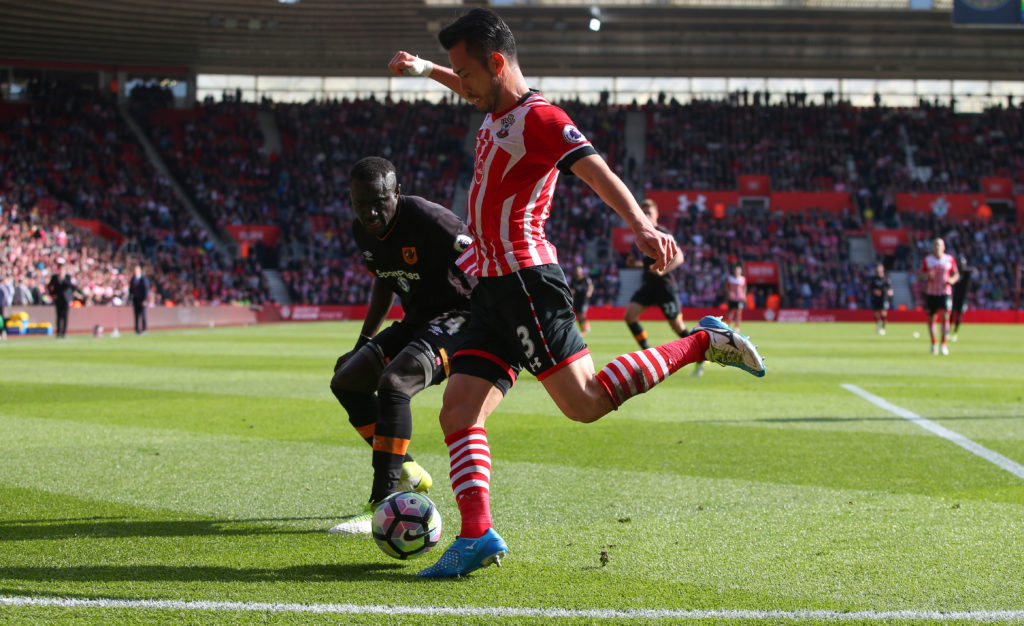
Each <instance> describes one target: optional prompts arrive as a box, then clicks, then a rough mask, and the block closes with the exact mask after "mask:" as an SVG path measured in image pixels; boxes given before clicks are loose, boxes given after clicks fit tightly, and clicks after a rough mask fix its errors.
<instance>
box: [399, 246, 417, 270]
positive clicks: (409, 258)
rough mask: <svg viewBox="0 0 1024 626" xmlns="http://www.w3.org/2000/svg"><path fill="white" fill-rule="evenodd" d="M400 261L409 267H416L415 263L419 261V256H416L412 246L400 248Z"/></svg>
mask: <svg viewBox="0 0 1024 626" xmlns="http://www.w3.org/2000/svg"><path fill="white" fill-rule="evenodd" d="M402 259H403V260H404V261H405V262H406V263H408V264H409V265H416V261H419V256H418V255H417V254H416V248H415V247H413V246H410V247H408V248H402Z"/></svg>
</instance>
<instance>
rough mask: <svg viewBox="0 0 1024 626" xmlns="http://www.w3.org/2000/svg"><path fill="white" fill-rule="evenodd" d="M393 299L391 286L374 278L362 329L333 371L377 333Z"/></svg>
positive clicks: (335, 364)
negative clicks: (352, 345)
mask: <svg viewBox="0 0 1024 626" xmlns="http://www.w3.org/2000/svg"><path fill="white" fill-rule="evenodd" d="M394 301H395V294H394V292H393V291H391V288H390V287H388V286H387V285H386V284H385V283H383V282H381V281H380V280H377V279H374V281H373V287H372V288H371V289H370V306H369V308H367V310H366V319H365V320H363V329H362V330H361V331H359V339H357V340H356V345H355V347H354V348H352V349H351V350H349V351H348V352H346V353H345V354H343V355H341V356H340V357H338V360H337V361H336V362H335V363H334V371H335V372H337V371H338V369H339V368H341V366H342V365H344V364H345V363H346V362H347V361H348V360H349V359H351V358H352V357H353V356H354V355H355V353H356V352H359V348H362V347H363V346H364V345H365V344H366V343H367V342H369V341H370V339H372V338H373V336H374V335H376V334H377V331H378V330H380V326H381V324H383V323H384V319H385V318H386V317H387V316H388V311H390V310H391V305H392V304H393V303H394Z"/></svg>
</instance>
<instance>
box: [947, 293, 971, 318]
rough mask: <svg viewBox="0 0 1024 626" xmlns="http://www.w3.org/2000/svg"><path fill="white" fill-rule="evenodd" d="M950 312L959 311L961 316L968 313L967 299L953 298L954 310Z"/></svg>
mask: <svg viewBox="0 0 1024 626" xmlns="http://www.w3.org/2000/svg"><path fill="white" fill-rule="evenodd" d="M950 310H952V311H957V312H959V313H961V314H963V313H966V312H967V298H957V297H956V296H954V297H953V308H952V309H950Z"/></svg>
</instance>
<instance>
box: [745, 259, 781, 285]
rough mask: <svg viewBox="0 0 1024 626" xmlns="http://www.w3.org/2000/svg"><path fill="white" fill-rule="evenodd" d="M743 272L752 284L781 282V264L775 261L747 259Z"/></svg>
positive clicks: (776, 283) (775, 283)
mask: <svg viewBox="0 0 1024 626" xmlns="http://www.w3.org/2000/svg"><path fill="white" fill-rule="evenodd" d="M743 273H744V275H745V276H746V277H747V282H748V283H750V284H751V285H778V284H779V264H778V263H776V262H775V261H747V262H746V263H744V267H743Z"/></svg>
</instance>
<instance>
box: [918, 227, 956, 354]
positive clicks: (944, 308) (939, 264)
mask: <svg viewBox="0 0 1024 626" xmlns="http://www.w3.org/2000/svg"><path fill="white" fill-rule="evenodd" d="M921 280H924V281H925V285H924V293H925V296H924V308H925V311H926V312H927V313H928V333H929V336H930V337H931V340H932V354H939V353H940V352H941V353H942V354H949V347H948V346H947V345H946V337H947V336H948V335H949V312H950V310H952V308H953V285H955V284H956V281H958V280H960V272H959V271H958V270H957V266H956V259H954V258H953V257H952V256H950V255H948V254H946V242H945V241H943V239H942V237H936V238H935V240H934V241H932V251H931V254H927V255H925V257H924V259H923V260H922V261H921ZM940 316H941V318H942V345H941V346H939V345H937V344H936V329H935V327H936V325H937V322H938V320H939V317H940Z"/></svg>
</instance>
